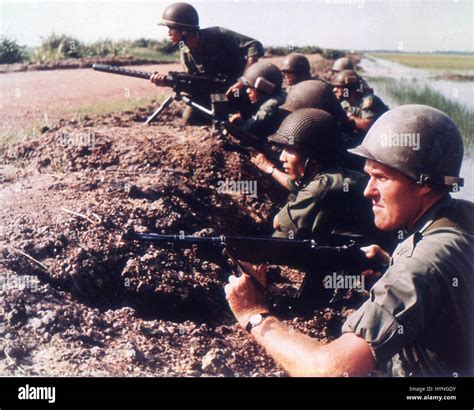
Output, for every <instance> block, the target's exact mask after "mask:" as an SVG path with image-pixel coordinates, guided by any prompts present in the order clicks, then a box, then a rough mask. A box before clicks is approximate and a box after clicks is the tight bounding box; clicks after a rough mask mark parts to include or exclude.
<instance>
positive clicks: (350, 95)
mask: <svg viewBox="0 0 474 410" xmlns="http://www.w3.org/2000/svg"><path fill="white" fill-rule="evenodd" d="M331 85H332V86H333V87H334V93H335V94H336V97H337V98H338V99H339V101H341V105H342V107H343V108H344V110H345V111H346V113H347V115H348V117H349V121H350V122H351V123H352V125H353V128H354V130H355V131H356V132H357V133H358V134H359V136H360V140H361V139H362V137H363V136H364V135H365V134H366V133H367V131H368V130H369V129H370V127H371V126H372V124H373V123H374V122H375V120H377V118H379V117H380V116H381V115H382V114H383V113H384V112H385V111H387V110H388V107H387V106H386V105H385V104H384V103H383V101H382V100H381V99H380V98H379V97H377V96H376V95H374V94H373V93H371V92H368V91H367V90H366V89H365V87H364V86H363V84H362V82H361V77H360V76H359V75H358V74H357V73H356V72H355V71H354V70H343V71H340V72H339V73H337V74H336V75H335V76H334V78H333V79H332V81H331Z"/></svg>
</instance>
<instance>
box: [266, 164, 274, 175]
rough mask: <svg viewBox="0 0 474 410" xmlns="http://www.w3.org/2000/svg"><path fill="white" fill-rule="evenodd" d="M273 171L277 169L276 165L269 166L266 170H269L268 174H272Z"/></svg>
mask: <svg viewBox="0 0 474 410" xmlns="http://www.w3.org/2000/svg"><path fill="white" fill-rule="evenodd" d="M273 171H275V165H272V166H271V167H268V168H267V171H266V172H267V174H268V175H272V174H273Z"/></svg>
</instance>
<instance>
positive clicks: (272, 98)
mask: <svg viewBox="0 0 474 410" xmlns="http://www.w3.org/2000/svg"><path fill="white" fill-rule="evenodd" d="M239 83H240V84H242V85H243V86H245V87H246V88H247V94H248V96H249V100H250V102H251V104H252V111H251V116H250V118H247V119H245V116H244V114H243V113H238V114H234V115H232V116H231V117H230V122H232V123H234V124H235V125H238V126H240V128H242V130H243V131H245V132H249V133H251V134H256V135H258V136H259V137H262V138H263V137H267V136H268V135H270V134H272V133H273V132H275V130H276V128H277V127H278V125H279V122H280V121H279V116H280V112H279V109H278V108H279V107H280V105H281V104H283V102H284V101H285V97H286V94H285V93H284V92H283V91H282V88H281V86H282V83H283V78H282V75H281V71H280V70H279V69H278V67H277V66H275V65H273V64H270V63H266V62H258V63H256V64H254V65H252V66H251V67H249V68H247V69H246V70H245V73H244V75H243V76H242V77H241V78H240V79H239ZM240 88H242V87H240Z"/></svg>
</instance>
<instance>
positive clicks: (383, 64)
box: [359, 57, 474, 111]
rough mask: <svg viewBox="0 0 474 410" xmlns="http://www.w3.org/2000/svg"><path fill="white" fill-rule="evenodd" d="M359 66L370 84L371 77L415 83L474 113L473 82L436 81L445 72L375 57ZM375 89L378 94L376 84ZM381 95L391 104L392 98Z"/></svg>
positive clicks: (466, 72) (366, 58)
mask: <svg viewBox="0 0 474 410" xmlns="http://www.w3.org/2000/svg"><path fill="white" fill-rule="evenodd" d="M359 65H360V67H361V68H362V69H363V70H364V71H365V73H364V77H367V79H368V81H369V83H370V77H386V78H394V79H397V80H406V81H408V82H410V81H411V82H415V83H416V84H418V85H419V86H421V87H423V86H425V85H427V86H428V87H430V88H432V89H433V90H435V91H438V92H440V93H441V94H443V95H444V96H445V97H446V98H448V99H450V100H452V101H455V102H458V103H461V104H463V105H464V106H466V107H467V108H469V109H470V110H471V111H474V98H473V96H474V82H473V81H451V80H435V79H434V78H433V77H435V76H437V75H441V74H443V73H445V71H443V70H433V69H431V70H425V69H421V68H413V67H407V66H404V65H402V64H399V63H396V62H393V61H388V60H384V59H382V58H375V57H365V58H363V59H362V60H361V62H360V64H359ZM459 73H461V74H465V75H473V74H474V72H473V71H472V70H464V71H461V70H460V71H459ZM374 89H375V91H376V92H377V84H374ZM379 95H380V97H381V98H382V99H384V100H385V97H387V98H386V100H387V103H389V104H390V103H391V101H390V97H388V96H386V95H383V90H380V93H379ZM391 105H392V106H393V105H396V104H391Z"/></svg>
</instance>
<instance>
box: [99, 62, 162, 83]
mask: <svg viewBox="0 0 474 410" xmlns="http://www.w3.org/2000/svg"><path fill="white" fill-rule="evenodd" d="M92 69H93V70H95V71H102V72H104V73H111V74H119V75H125V76H127V77H135V78H141V79H145V80H149V79H150V77H151V76H152V75H153V73H151V72H149V71H138V70H131V69H129V68H123V67H115V66H112V65H108V64H93V65H92Z"/></svg>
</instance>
